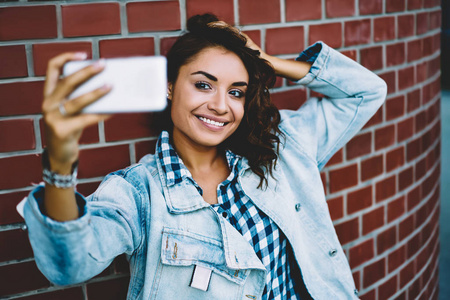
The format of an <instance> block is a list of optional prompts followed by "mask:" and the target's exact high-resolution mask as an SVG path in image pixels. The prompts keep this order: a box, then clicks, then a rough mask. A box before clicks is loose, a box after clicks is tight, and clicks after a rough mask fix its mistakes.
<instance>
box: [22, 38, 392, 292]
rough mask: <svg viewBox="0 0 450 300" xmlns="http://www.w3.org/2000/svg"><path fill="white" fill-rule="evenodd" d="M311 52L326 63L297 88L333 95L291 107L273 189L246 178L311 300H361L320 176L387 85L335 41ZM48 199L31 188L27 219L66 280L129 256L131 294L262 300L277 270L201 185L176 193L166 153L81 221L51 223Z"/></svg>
mask: <svg viewBox="0 0 450 300" xmlns="http://www.w3.org/2000/svg"><path fill="white" fill-rule="evenodd" d="M313 47H314V46H313ZM311 49H317V50H318V53H312V52H313V51H311ZM308 51H309V54H308ZM311 54H313V55H314V58H315V59H314V63H313V65H312V67H311V69H310V71H309V73H308V74H307V75H306V76H305V77H304V78H302V79H301V80H299V81H298V82H297V83H298V84H301V85H304V86H307V87H309V88H311V89H312V90H314V91H317V92H319V93H322V94H324V95H326V96H327V98H323V99H318V98H311V99H309V100H308V101H307V102H306V103H305V104H304V105H303V106H302V107H301V108H300V109H299V110H298V111H281V118H282V121H281V124H280V128H281V131H282V132H283V133H284V134H285V138H284V139H283V142H282V146H281V147H280V153H279V160H278V164H277V167H276V169H275V171H274V177H275V179H273V178H271V177H269V184H268V187H267V188H266V189H258V188H257V186H258V184H259V177H258V176H257V175H255V174H254V173H253V172H252V171H251V170H250V168H249V166H248V164H247V161H246V160H245V159H242V160H241V161H240V164H242V165H241V166H240V170H241V171H240V173H239V181H240V184H241V186H242V188H243V189H244V192H245V193H246V194H247V195H248V196H249V197H250V199H251V200H252V201H253V202H254V203H255V205H256V206H257V207H258V208H259V209H261V210H262V211H263V212H264V213H265V214H266V215H268V216H269V217H270V218H272V220H273V221H274V222H275V223H276V224H277V225H278V226H279V228H280V229H281V230H282V231H283V233H284V234H285V236H286V237H287V239H288V241H289V243H290V245H291V247H292V251H293V253H294V256H295V260H296V262H297V263H298V265H299V267H300V269H301V273H302V276H303V280H304V283H305V286H306V287H307V289H308V291H309V293H310V294H311V296H312V297H313V298H314V299H357V298H358V297H357V291H356V289H355V285H354V282H353V278H352V273H351V270H350V267H349V264H348V261H347V259H346V256H345V254H344V252H343V250H342V247H341V245H340V243H339V240H338V238H337V235H336V232H335V229H334V227H333V224H332V221H331V218H330V214H329V211H328V207H327V204H326V199H325V193H324V189H323V185H322V180H321V177H320V169H321V168H322V167H323V166H324V165H325V163H326V162H327V161H328V160H329V159H330V158H331V156H332V155H333V154H334V153H335V152H336V151H337V150H339V149H340V148H341V147H342V146H343V145H344V144H345V143H346V142H348V141H349V140H350V138H351V137H353V136H354V135H355V134H356V133H357V132H358V131H359V130H360V129H361V128H362V126H363V125H364V124H365V123H366V122H367V121H368V120H369V119H370V117H371V116H372V115H373V114H374V113H375V112H376V111H377V109H378V108H379V107H380V106H381V105H382V103H383V102H384V99H385V96H386V84H385V83H384V81H383V80H381V79H380V78H379V77H378V76H376V75H375V74H373V73H372V72H370V71H369V70H367V69H365V68H364V67H362V66H361V65H359V64H357V63H356V62H354V61H353V60H351V59H349V58H347V57H345V56H344V55H342V54H340V53H339V52H337V51H335V50H333V49H332V48H330V47H328V46H327V45H325V44H323V43H318V44H316V45H315V48H310V49H309V50H306V51H305V52H303V55H301V56H300V59H305V60H306V59H308V57H309V58H311ZM305 55H306V58H305V57H304V56H305ZM43 193H44V189H43V187H42V186H39V187H37V188H36V189H35V190H33V191H32V192H31V193H30V195H29V196H28V199H27V201H26V203H25V206H24V215H25V220H26V224H27V226H28V229H29V237H30V242H31V245H32V247H33V250H34V255H35V260H36V263H37V266H38V267H39V269H40V270H41V271H42V273H43V274H44V275H45V276H46V277H47V278H48V279H49V280H50V281H52V282H54V283H55V284H58V285H66V284H73V283H79V282H83V281H85V280H88V279H90V278H92V277H93V276H95V275H97V274H99V273H100V272H102V271H103V270H104V269H105V268H106V267H107V266H108V265H109V264H110V263H111V262H112V260H113V259H114V258H115V257H116V256H118V255H120V254H122V253H125V254H126V255H127V258H128V259H129V263H130V273H131V278H130V283H129V290H128V296H127V297H128V299H260V297H261V294H262V291H263V288H264V278H265V275H266V270H265V268H264V266H263V265H262V263H261V261H260V260H259V259H258V257H257V256H256V254H255V252H254V250H253V248H252V247H251V246H250V245H249V243H248V242H247V241H246V240H245V239H244V238H243V237H242V236H241V235H240V234H239V233H238V231H236V230H235V229H234V228H233V227H232V226H231V225H230V224H229V223H228V222H227V221H226V220H225V219H224V218H222V217H221V216H219V215H218V214H217V213H216V212H215V211H214V209H212V207H211V206H210V205H209V204H208V203H206V202H205V201H204V200H203V198H202V197H201V196H200V195H199V193H198V192H197V190H196V188H195V187H194V186H193V185H192V184H187V183H186V181H183V182H181V183H179V184H175V185H173V186H170V187H168V186H167V184H166V181H165V176H164V175H163V171H162V169H161V165H160V163H159V160H158V159H157V158H156V157H155V156H154V155H147V156H145V157H144V158H143V159H142V160H141V161H140V162H139V163H138V164H136V165H133V166H130V167H128V168H126V169H124V170H120V171H117V172H114V173H112V174H109V175H108V176H106V177H105V179H104V181H103V182H102V184H101V185H100V187H99V188H98V189H97V191H96V192H95V193H94V194H92V195H90V196H89V197H87V198H86V199H85V198H84V197H83V196H81V195H79V194H77V201H78V205H79V208H80V218H78V219H77V220H74V221H68V222H57V221H54V220H52V219H50V218H49V217H47V216H45V215H44V214H43V213H42V212H41V206H42V201H43ZM194 266H200V267H204V268H207V269H210V270H212V274H211V277H210V281H209V286H208V289H207V291H203V290H200V289H196V288H193V287H190V282H191V279H192V276H193V272H194Z"/></svg>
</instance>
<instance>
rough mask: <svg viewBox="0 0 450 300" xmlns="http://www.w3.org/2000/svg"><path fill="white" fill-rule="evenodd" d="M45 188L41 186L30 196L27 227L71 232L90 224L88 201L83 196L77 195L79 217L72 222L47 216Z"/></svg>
mask: <svg viewBox="0 0 450 300" xmlns="http://www.w3.org/2000/svg"><path fill="white" fill-rule="evenodd" d="M44 193H45V190H44V186H43V185H39V186H38V187H36V188H35V189H34V190H33V191H31V192H30V194H29V195H28V198H27V201H26V202H25V205H24V218H25V222H26V223H27V226H28V227H29V228H30V226H38V227H43V228H46V229H49V230H50V231H53V232H59V233H63V232H71V231H75V230H81V229H83V228H85V227H86V226H87V225H88V223H89V216H88V212H87V205H86V199H85V198H84V197H83V195H81V194H79V193H76V194H75V198H76V202H77V206H78V212H79V217H78V219H76V220H72V221H64V222H60V221H56V220H53V219H52V218H50V217H48V216H47V215H46V214H45V209H44Z"/></svg>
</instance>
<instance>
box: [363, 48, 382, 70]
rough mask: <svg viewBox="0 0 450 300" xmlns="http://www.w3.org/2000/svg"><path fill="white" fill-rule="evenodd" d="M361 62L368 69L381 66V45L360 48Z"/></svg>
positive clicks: (376, 68) (375, 68) (377, 68)
mask: <svg viewBox="0 0 450 300" xmlns="http://www.w3.org/2000/svg"><path fill="white" fill-rule="evenodd" d="M360 54H361V64H362V65H363V66H364V67H366V68H367V69H369V70H372V71H375V70H379V69H382V68H383V47H381V46H375V47H370V48H365V49H361V50H360Z"/></svg>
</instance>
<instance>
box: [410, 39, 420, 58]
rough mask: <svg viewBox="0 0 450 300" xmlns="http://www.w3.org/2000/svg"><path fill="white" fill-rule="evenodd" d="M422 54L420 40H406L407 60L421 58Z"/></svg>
mask: <svg viewBox="0 0 450 300" xmlns="http://www.w3.org/2000/svg"><path fill="white" fill-rule="evenodd" d="M422 56H423V45H422V40H421V39H417V40H413V41H410V42H408V62H412V61H415V60H419V59H421V58H422Z"/></svg>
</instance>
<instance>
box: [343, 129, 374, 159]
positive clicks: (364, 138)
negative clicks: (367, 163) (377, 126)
mask: <svg viewBox="0 0 450 300" xmlns="http://www.w3.org/2000/svg"><path fill="white" fill-rule="evenodd" d="M346 149H347V151H346V152H347V160H350V159H353V158H355V157H358V156H362V155H365V154H369V153H370V152H371V150H372V133H371V132H367V133H364V134H360V135H357V136H355V137H354V138H352V139H351V140H350V142H348V144H347V145H346Z"/></svg>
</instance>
